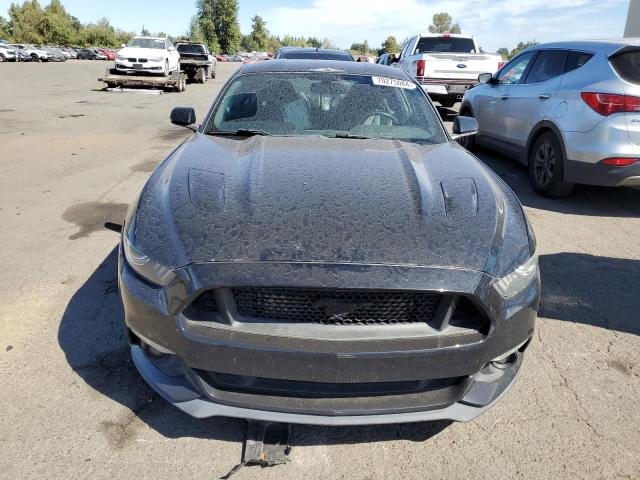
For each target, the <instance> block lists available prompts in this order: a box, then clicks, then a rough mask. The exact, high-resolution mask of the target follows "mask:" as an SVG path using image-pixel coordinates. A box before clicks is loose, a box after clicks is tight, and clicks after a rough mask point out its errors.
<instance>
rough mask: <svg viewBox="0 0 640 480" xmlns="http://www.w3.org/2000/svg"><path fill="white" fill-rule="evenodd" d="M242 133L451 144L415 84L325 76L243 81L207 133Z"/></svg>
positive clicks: (266, 76) (264, 75) (264, 76)
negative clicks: (248, 131)
mask: <svg viewBox="0 0 640 480" xmlns="http://www.w3.org/2000/svg"><path fill="white" fill-rule="evenodd" d="M238 130H259V131H261V132H264V133H266V134H270V135H294V136H298V135H300V136H302V135H323V136H327V137H335V136H345V135H351V136H357V137H367V138H385V139H399V140H406V141H415V142H427V143H444V142H446V141H447V137H446V135H445V133H444V131H443V129H442V126H441V124H440V122H439V120H438V117H437V115H436V113H435V111H434V109H433V108H432V107H431V105H429V102H428V101H427V99H426V97H425V95H424V93H423V92H422V91H421V90H420V88H419V87H418V86H417V85H416V84H414V83H413V82H410V81H408V80H397V79H392V78H387V77H376V76H370V75H343V74H337V73H325V72H323V73H315V72H314V73H257V74H245V75H239V76H238V77H237V78H236V79H235V80H233V81H232V82H231V84H230V85H229V87H228V88H227V89H226V91H225V92H224V93H223V97H222V98H221V99H220V100H219V101H218V102H217V104H216V107H215V110H214V112H213V115H212V116H211V118H210V120H209V122H208V124H207V126H206V128H205V133H216V132H237V131H238Z"/></svg>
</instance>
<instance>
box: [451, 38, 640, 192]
mask: <svg viewBox="0 0 640 480" xmlns="http://www.w3.org/2000/svg"><path fill="white" fill-rule="evenodd" d="M478 80H479V82H480V84H479V85H478V86H476V87H474V88H472V89H470V90H469V91H467V93H466V94H465V95H464V97H463V99H462V106H461V107H460V115H463V116H471V117H475V118H476V119H477V121H478V135H477V136H476V137H473V138H470V139H468V140H467V141H466V146H467V147H468V148H473V147H474V145H475V143H478V144H481V145H483V146H486V147H489V148H491V149H493V150H497V151H499V152H501V153H503V154H505V155H508V156H510V157H513V158H515V159H517V160H518V161H520V162H521V163H523V164H525V165H528V167H529V178H530V180H531V184H532V185H533V188H534V190H535V191H536V192H538V193H540V194H542V195H546V196H550V197H562V196H565V195H568V194H569V192H571V189H572V188H573V185H574V184H576V183H582V184H590V185H607V186H622V185H624V186H640V44H638V43H637V41H636V43H635V44H633V43H630V42H629V43H628V42H625V41H623V40H621V41H589V42H558V43H547V44H543V45H536V46H535V47H532V48H530V49H527V50H525V51H524V52H522V53H521V54H520V55H518V56H517V57H515V58H514V59H513V60H511V61H510V62H509V63H507V64H506V65H505V66H504V67H503V68H502V69H501V70H500V71H499V72H498V73H496V74H494V75H492V74H489V73H486V74H482V75H480V77H479V79H478Z"/></svg>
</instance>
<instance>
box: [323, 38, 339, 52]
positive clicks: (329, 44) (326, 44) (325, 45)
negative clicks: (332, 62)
mask: <svg viewBox="0 0 640 480" xmlns="http://www.w3.org/2000/svg"><path fill="white" fill-rule="evenodd" d="M320 48H328V49H330V50H338V47H337V46H336V44H335V43H333V42H332V41H331V40H329V39H328V38H327V37H324V40H322V44H321V45H320Z"/></svg>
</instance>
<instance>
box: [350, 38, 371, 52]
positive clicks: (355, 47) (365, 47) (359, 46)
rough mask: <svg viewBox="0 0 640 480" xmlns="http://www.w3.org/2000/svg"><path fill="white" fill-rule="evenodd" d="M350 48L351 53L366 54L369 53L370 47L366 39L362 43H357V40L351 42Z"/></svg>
mask: <svg viewBox="0 0 640 480" xmlns="http://www.w3.org/2000/svg"><path fill="white" fill-rule="evenodd" d="M350 50H351V51H352V52H353V53H355V54H360V55H368V54H369V53H371V47H369V42H367V41H366V40H365V41H364V42H362V43H359V42H354V43H352V44H351V48H350Z"/></svg>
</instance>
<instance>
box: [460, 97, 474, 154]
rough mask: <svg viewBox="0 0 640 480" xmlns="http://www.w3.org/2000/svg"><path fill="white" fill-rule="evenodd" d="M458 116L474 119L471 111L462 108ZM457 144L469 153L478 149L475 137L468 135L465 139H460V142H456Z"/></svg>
mask: <svg viewBox="0 0 640 480" xmlns="http://www.w3.org/2000/svg"><path fill="white" fill-rule="evenodd" d="M460 116H462V117H471V118H474V117H473V113H472V112H471V110H469V108H464V107H463V108H462V109H460ZM458 143H459V144H460V145H462V146H463V147H464V148H466V149H467V150H469V151H470V152H475V151H477V149H478V145H477V144H476V136H475V135H468V136H466V137H462V138H461V139H460V140H458Z"/></svg>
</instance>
